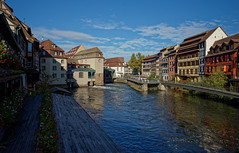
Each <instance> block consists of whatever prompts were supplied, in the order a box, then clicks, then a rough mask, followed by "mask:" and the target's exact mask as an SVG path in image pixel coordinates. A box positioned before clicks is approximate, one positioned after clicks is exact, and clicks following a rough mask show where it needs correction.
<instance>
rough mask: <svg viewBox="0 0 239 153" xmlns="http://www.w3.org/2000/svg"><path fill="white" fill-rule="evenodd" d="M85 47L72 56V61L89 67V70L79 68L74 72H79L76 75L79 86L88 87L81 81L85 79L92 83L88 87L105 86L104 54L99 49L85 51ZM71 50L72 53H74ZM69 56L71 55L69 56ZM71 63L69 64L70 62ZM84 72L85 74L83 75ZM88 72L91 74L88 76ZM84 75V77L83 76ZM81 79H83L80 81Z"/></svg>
mask: <svg viewBox="0 0 239 153" xmlns="http://www.w3.org/2000/svg"><path fill="white" fill-rule="evenodd" d="M83 48H84V47H83V46H82V47H79V48H78V50H77V52H75V53H74V55H72V57H71V59H74V60H77V62H78V64H83V65H89V66H90V67H89V68H78V69H76V70H73V71H74V72H78V74H79V75H78V76H77V75H74V76H73V77H74V79H75V80H78V81H77V82H78V85H79V86H82V85H86V84H85V81H84V83H83V82H81V81H80V80H82V79H85V80H89V79H90V82H89V83H87V85H104V67H103V64H104V57H103V53H102V52H101V51H100V49H99V48H97V47H95V48H91V49H87V50H83ZM72 50H73V49H71V50H70V51H72ZM68 55H69V54H68ZM68 63H69V62H68ZM81 72H84V73H81ZM86 72H89V73H88V75H86ZM81 74H83V75H81ZM93 75H94V76H93ZM79 78H81V79H79Z"/></svg>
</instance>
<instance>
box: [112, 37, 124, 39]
mask: <svg viewBox="0 0 239 153" xmlns="http://www.w3.org/2000/svg"><path fill="white" fill-rule="evenodd" d="M112 39H114V40H125V38H121V37H114V38H112Z"/></svg>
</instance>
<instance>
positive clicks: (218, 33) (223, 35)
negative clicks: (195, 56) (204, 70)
mask: <svg viewBox="0 0 239 153" xmlns="http://www.w3.org/2000/svg"><path fill="white" fill-rule="evenodd" d="M226 37H227V34H226V33H225V32H224V31H223V30H222V28H221V27H218V28H217V29H216V30H215V31H214V32H213V33H212V34H211V36H210V37H208V39H207V40H206V48H205V49H206V54H205V56H207V54H208V52H209V49H210V48H211V46H212V45H213V44H214V42H215V41H217V40H220V39H223V38H226Z"/></svg>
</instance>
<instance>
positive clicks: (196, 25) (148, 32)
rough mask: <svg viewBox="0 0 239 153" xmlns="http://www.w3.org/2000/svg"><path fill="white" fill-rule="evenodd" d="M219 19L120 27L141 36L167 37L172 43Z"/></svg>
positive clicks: (179, 41) (206, 28)
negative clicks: (177, 23)
mask: <svg viewBox="0 0 239 153" xmlns="http://www.w3.org/2000/svg"><path fill="white" fill-rule="evenodd" d="M216 22H220V20H213V21H199V22H195V21H186V22H185V23H182V24H180V25H179V26H176V27H174V26H169V25H167V24H165V23H161V24H158V25H152V26H142V27H139V28H135V29H133V28H131V27H121V29H124V30H130V31H133V32H137V33H138V34H139V35H141V36H145V37H152V38H154V39H169V40H171V41H173V42H174V43H181V41H183V39H185V38H187V37H189V36H192V35H194V34H197V33H201V32H203V31H207V30H209V29H210V28H212V27H213V28H215V27H216V25H217V23H216Z"/></svg>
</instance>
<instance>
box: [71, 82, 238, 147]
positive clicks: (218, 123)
mask: <svg viewBox="0 0 239 153" xmlns="http://www.w3.org/2000/svg"><path fill="white" fill-rule="evenodd" d="M73 97H74V98H75V99H76V101H77V102H78V103H79V104H80V105H81V106H82V107H83V108H84V109H85V110H86V111H87V112H88V113H89V114H90V116H91V117H92V118H93V119H94V120H95V121H96V122H97V123H98V124H99V125H100V127H101V128H102V129H103V130H104V131H105V132H106V133H108V134H109V135H110V136H111V138H112V139H113V140H114V141H115V142H116V143H117V144H118V145H119V146H120V147H121V148H122V149H123V150H124V151H125V152H237V151H239V110H238V109H237V108H234V107H232V106H229V105H227V104H223V103H219V102H216V101H213V100H207V99H205V98H200V97H197V96H190V95H185V94H182V93H177V92H175V91H173V90H167V91H155V92H152V93H142V92H139V91H136V90H134V89H132V88H130V87H129V86H128V85H126V84H107V85H105V86H102V87H87V88H78V89H75V90H74V91H73Z"/></svg>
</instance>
